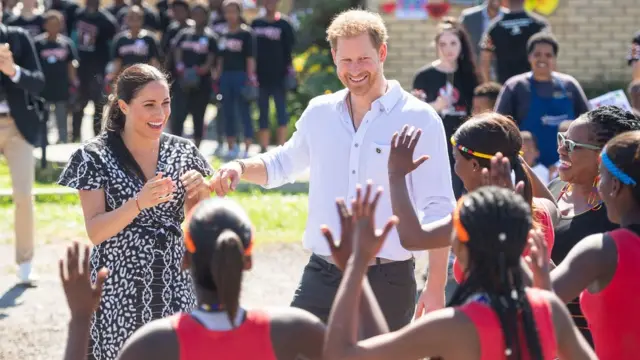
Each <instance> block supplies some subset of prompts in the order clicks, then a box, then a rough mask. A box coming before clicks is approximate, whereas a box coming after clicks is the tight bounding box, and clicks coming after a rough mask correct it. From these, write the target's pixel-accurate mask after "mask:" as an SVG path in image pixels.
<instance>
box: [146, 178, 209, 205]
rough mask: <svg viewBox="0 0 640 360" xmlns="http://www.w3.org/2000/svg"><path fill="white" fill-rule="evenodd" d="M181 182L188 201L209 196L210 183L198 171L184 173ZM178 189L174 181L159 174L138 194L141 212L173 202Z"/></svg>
mask: <svg viewBox="0 0 640 360" xmlns="http://www.w3.org/2000/svg"><path fill="white" fill-rule="evenodd" d="M180 182H181V183H182V186H183V187H184V189H185V192H186V196H187V199H193V198H197V197H205V196H208V195H209V182H208V181H207V180H205V178H204V177H203V176H202V174H201V173H199V172H198V171H196V170H189V171H187V172H186V173H184V174H183V175H182V176H181V177H180ZM177 189H178V186H177V184H176V182H175V181H174V180H173V179H171V178H170V177H168V176H163V174H162V172H159V173H158V174H157V175H156V176H154V177H153V178H151V179H149V180H148V181H147V182H146V183H145V184H144V186H143V187H142V190H140V192H139V193H138V197H137V205H138V207H139V208H140V210H144V209H148V208H151V207H154V206H156V205H158V204H162V203H165V202H167V201H171V200H173V197H174V192H175V191H176V190H177Z"/></svg>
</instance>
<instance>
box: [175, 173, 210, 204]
mask: <svg viewBox="0 0 640 360" xmlns="http://www.w3.org/2000/svg"><path fill="white" fill-rule="evenodd" d="M180 181H181V182H182V186H184V188H185V191H186V192H187V199H193V198H200V197H206V196H208V195H209V183H208V182H207V181H205V179H204V177H203V176H202V174H201V173H199V172H197V171H196V170H189V171H187V172H186V173H185V174H184V175H182V176H181V177H180Z"/></svg>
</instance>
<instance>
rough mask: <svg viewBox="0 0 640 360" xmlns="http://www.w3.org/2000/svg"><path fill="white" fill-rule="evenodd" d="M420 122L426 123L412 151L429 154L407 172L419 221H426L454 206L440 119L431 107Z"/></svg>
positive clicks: (445, 140)
mask: <svg viewBox="0 0 640 360" xmlns="http://www.w3.org/2000/svg"><path fill="white" fill-rule="evenodd" d="M422 122H424V124H425V125H424V126H423V127H422V137H421V138H420V141H419V142H418V145H417V146H416V150H415V154H416V157H417V156H422V155H424V154H426V155H429V160H427V161H426V162H424V163H423V164H422V165H420V166H419V167H418V168H417V169H416V170H414V171H413V172H412V173H411V174H410V175H409V176H410V181H411V187H412V189H411V191H412V195H413V199H414V202H415V205H416V210H417V211H418V217H419V218H420V223H421V224H423V225H425V224H429V223H431V222H433V221H436V220H440V219H442V218H444V217H446V216H449V215H451V212H452V211H453V209H454V207H455V196H454V195H453V187H452V185H451V165H450V164H449V152H448V151H447V146H448V142H447V139H446V135H445V132H444V126H443V125H442V120H440V117H439V116H438V114H437V113H436V112H435V110H433V109H431V108H430V109H429V112H428V114H427V119H426V120H422Z"/></svg>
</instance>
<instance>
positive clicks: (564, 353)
mask: <svg viewBox="0 0 640 360" xmlns="http://www.w3.org/2000/svg"><path fill="white" fill-rule="evenodd" d="M547 299H548V300H549V303H550V304H551V312H552V316H553V325H554V327H555V330H556V343H557V344H558V355H559V357H560V359H562V360H586V359H591V360H597V359H598V358H597V357H596V354H595V353H594V352H593V350H592V349H591V346H589V344H588V343H587V341H586V340H585V339H584V337H583V336H582V334H580V331H579V330H578V328H577V327H576V326H575V324H574V323H573V320H572V319H571V315H569V311H568V310H567V307H566V306H565V304H563V303H562V302H561V301H560V299H558V297H557V296H554V295H553V294H551V293H549V294H548V295H547Z"/></svg>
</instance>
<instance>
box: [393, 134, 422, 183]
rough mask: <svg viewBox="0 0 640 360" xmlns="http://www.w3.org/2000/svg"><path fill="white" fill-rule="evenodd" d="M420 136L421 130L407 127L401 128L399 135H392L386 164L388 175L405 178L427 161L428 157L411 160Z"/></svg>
mask: <svg viewBox="0 0 640 360" xmlns="http://www.w3.org/2000/svg"><path fill="white" fill-rule="evenodd" d="M421 135H422V130H420V129H415V128H414V127H409V125H405V126H403V127H402V131H401V132H400V134H398V132H395V133H394V134H393V137H392V138H391V152H390V154H389V164H388V169H389V170H388V171H389V175H398V176H406V175H407V174H409V173H410V172H412V171H413V170H415V169H417V168H418V166H420V165H422V163H423V162H425V161H427V160H428V159H429V156H428V155H422V156H420V157H419V158H418V159H416V160H414V159H413V156H414V155H413V153H414V152H415V149H416V145H418V141H419V140H420V136H421Z"/></svg>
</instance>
